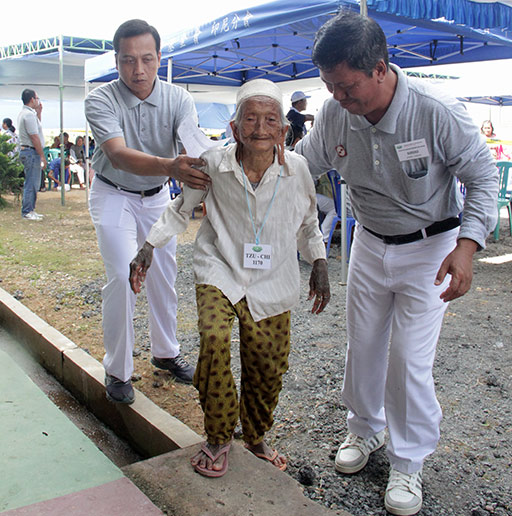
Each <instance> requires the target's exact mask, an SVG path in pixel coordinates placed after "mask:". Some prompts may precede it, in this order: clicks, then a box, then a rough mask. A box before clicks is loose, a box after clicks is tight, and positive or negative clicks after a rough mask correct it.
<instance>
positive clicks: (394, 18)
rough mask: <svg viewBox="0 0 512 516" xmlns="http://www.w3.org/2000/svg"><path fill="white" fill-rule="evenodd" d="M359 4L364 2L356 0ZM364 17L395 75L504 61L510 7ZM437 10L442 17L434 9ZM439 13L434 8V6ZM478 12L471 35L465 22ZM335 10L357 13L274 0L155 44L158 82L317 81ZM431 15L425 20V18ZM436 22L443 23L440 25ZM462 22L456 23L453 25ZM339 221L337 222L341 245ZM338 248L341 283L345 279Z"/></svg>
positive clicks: (455, 3) (92, 64)
mask: <svg viewBox="0 0 512 516" xmlns="http://www.w3.org/2000/svg"><path fill="white" fill-rule="evenodd" d="M363 2H364V0H363ZM364 3H365V4H366V5H367V6H368V11H367V14H368V16H370V17H371V18H373V19H375V20H376V21H377V22H378V23H379V24H380V25H381V27H382V28H383V30H384V33H385V34H386V37H387V41H388V50H389V55H390V60H391V62H393V63H395V64H397V65H398V66H400V67H402V68H410V67H415V66H425V65H437V64H450V63H462V62H470V61H483V60H494V59H506V58H512V40H511V39H510V38H509V36H512V34H509V32H508V31H511V30H512V22H511V20H512V8H511V7H510V5H502V4H500V6H501V5H502V7H500V9H499V11H500V13H499V14H500V16H499V17H497V16H496V13H495V12H494V10H493V7H494V4H493V3H486V4H485V5H484V4H482V5H478V6H475V5H474V4H475V3H474V2H472V1H471V0H440V1H439V2H435V1H432V0H423V1H418V2H414V3H415V4H419V6H423V5H424V4H425V5H428V6H430V8H429V10H427V11H425V10H422V9H420V8H418V9H416V10H414V9H413V10H411V9H409V10H407V11H406V12H405V14H402V13H403V11H402V10H401V9H402V7H403V5H402V4H406V3H407V2H405V1H402V2H400V1H399V0H393V1H391V0H390V1H387V2H385V1H383V0H381V1H379V0H366V2H364ZM436 3H438V4H442V5H443V6H444V7H445V9H446V12H444V11H442V10H441V11H438V10H435V8H434V5H433V4H436ZM440 7H441V5H440ZM476 7H478V12H479V16H478V25H477V26H478V27H479V28H478V29H476V28H473V27H472V26H471V25H470V24H469V21H470V20H471V17H470V16H468V13H469V14H470V13H471V12H472V11H471V10H472V9H473V8H475V9H476ZM340 9H351V10H354V11H357V12H359V11H360V10H361V3H360V2H359V1H357V0H301V2H296V1H292V0H277V1H274V2H270V3H266V4H262V5H258V6H255V7H252V8H250V9H240V10H239V11H234V12H232V13H229V14H226V15H224V16H222V17H219V18H217V19H215V20H212V21H211V22H209V23H207V24H203V25H201V26H198V27H193V28H191V29H190V30H185V31H182V32H179V33H177V34H173V35H171V36H169V37H164V38H163V39H162V49H161V50H162V65H161V67H160V69H159V76H160V77H161V78H163V79H167V80H169V81H172V82H175V83H178V84H184V85H190V84H195V85H211V86H232V87H237V86H240V85H241V84H243V83H244V82H246V81H248V80H251V79H255V78H259V77H260V78H261V77H263V78H267V79H270V80H272V81H274V82H285V81H293V80H297V79H305V78H313V77H318V70H317V69H316V67H315V66H314V65H313V63H312V61H311V49H312V47H313V41H314V37H315V34H316V32H317V30H318V29H319V28H320V27H321V25H323V24H324V23H325V22H326V21H327V20H328V19H329V18H330V17H331V16H332V15H334V14H336V13H337V12H338V11H339V10H340ZM431 14H432V16H435V18H433V17H432V16H431ZM441 17H443V18H441ZM461 20H462V21H461ZM115 77H117V71H116V69H115V61H114V54H113V53H112V52H111V53H107V54H105V55H104V56H100V57H97V58H94V59H90V60H88V61H87V62H86V64H85V80H86V81H89V82H94V81H108V80H112V79H114V78H115ZM343 230H344V222H342V240H343V238H346V235H344V234H343ZM344 249H345V246H344V242H343V243H342V267H343V271H342V279H343V280H344V279H345V269H346V263H345V259H344V253H343V251H344Z"/></svg>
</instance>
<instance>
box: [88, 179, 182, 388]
mask: <svg viewBox="0 0 512 516" xmlns="http://www.w3.org/2000/svg"><path fill="white" fill-rule="evenodd" d="M168 203H169V189H168V188H165V187H164V188H163V189H162V190H161V191H160V192H159V193H157V194H156V195H153V196H151V197H141V196H140V195H138V194H131V193H128V192H123V191H122V190H118V189H116V188H114V187H112V186H110V185H107V184H105V183H103V182H102V181H100V180H99V179H97V178H94V180H93V183H92V186H91V194H90V197H89V210H90V213H91V218H92V221H93V223H94V227H95V228H96V234H97V237H98V245H99V248H100V252H101V256H102V257H103V263H104V264H105V270H106V273H107V284H106V285H105V286H104V287H103V290H102V298H103V307H102V309H103V343H104V346H105V351H106V353H105V358H104V359H103V365H104V367H105V371H106V372H107V373H108V374H110V375H112V376H115V377H116V378H119V379H120V380H122V381H127V380H128V379H129V378H130V377H131V375H132V373H133V356H132V353H133V345H134V330H133V313H134V310H135V301H136V296H135V294H134V293H133V292H132V290H131V288H130V284H129V281H128V279H129V276H130V262H131V261H132V260H133V258H135V255H136V254H137V251H138V250H139V248H140V247H141V246H142V244H143V243H144V241H145V240H146V236H147V234H148V233H149V230H150V229H151V226H152V225H153V224H154V223H155V222H156V220H157V219H158V218H159V217H160V214H161V213H162V211H163V210H164V209H165V207H166V206H167V204H168ZM176 272H177V267H176V238H173V239H172V240H171V241H170V242H169V244H167V245H166V246H165V247H163V248H161V249H155V251H154V253H153V261H152V263H151V267H150V268H149V270H148V274H147V277H146V294H147V298H148V304H149V333H150V339H151V352H152V353H153V356H155V357H157V358H173V357H175V356H176V355H178V354H179V344H178V342H177V340H176V310H177V296H176V291H175V290H174V282H175V280H176Z"/></svg>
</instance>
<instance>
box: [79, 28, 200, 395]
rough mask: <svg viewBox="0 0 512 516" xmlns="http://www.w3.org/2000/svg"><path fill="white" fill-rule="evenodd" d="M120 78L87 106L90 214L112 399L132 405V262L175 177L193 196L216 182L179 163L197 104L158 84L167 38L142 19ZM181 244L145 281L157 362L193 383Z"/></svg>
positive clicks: (117, 44) (128, 34) (121, 56)
mask: <svg viewBox="0 0 512 516" xmlns="http://www.w3.org/2000/svg"><path fill="white" fill-rule="evenodd" d="M113 43H114V51H115V60H116V67H117V70H118V71H119V79H117V80H114V81H112V82H110V83H108V84H105V85H102V86H99V87H98V88H96V89H94V90H93V91H91V92H90V93H89V95H88V96H87V98H86V99H85V115H86V117H87V120H88V122H89V124H90V127H91V130H92V134H93V136H94V140H95V142H96V150H95V152H94V155H93V159H92V166H93V168H94V170H95V172H96V174H95V176H94V179H93V181H92V185H91V192H90V197H89V210H90V214H91V218H92V221H93V223H94V226H95V228H96V234H97V237H98V245H99V248H100V252H101V255H102V258H103V262H104V264H105V269H106V273H107V284H106V285H105V287H104V288H103V291H102V297H103V305H102V309H103V342H104V346H105V351H106V353H105V358H104V360H103V365H104V367H105V384H106V395H107V398H108V399H109V400H110V401H112V402H117V403H133V401H134V399H135V397H134V391H133V387H132V383H131V376H132V372H133V356H132V353H133V347H134V329H133V313H134V309H135V300H136V296H135V294H134V293H133V292H132V291H131V289H130V285H129V283H128V276H129V272H130V271H129V265H130V261H131V260H132V259H133V257H134V256H135V255H136V254H137V249H138V248H139V246H140V245H142V243H143V241H144V238H145V236H146V234H147V233H148V232H149V229H150V228H151V226H152V225H153V224H154V223H155V222H156V221H157V220H158V218H159V217H160V215H161V213H162V212H163V211H164V210H165V208H166V206H167V203H168V201H169V190H168V188H164V185H165V184H166V182H167V181H168V180H169V178H170V177H174V178H176V179H177V180H178V181H181V182H183V183H185V184H188V185H189V186H191V187H195V188H203V189H204V188H205V187H206V185H207V184H208V183H209V178H208V176H206V175H205V174H203V172H201V171H200V170H197V168H193V167H199V166H202V165H203V164H204V162H203V161H202V160H200V159H197V158H191V157H189V156H186V155H180V154H179V150H180V146H181V144H180V141H179V139H178V132H177V131H178V127H179V125H180V124H181V123H182V121H184V120H186V119H190V118H192V119H194V120H197V113H196V111H195V107H194V102H193V100H192V97H191V95H190V94H189V93H188V92H187V91H185V90H184V89H183V88H180V87H178V86H175V85H173V84H169V83H166V82H162V81H160V79H159V78H158V77H157V72H158V67H159V64H160V56H161V53H160V35H159V34H158V31H157V30H156V29H155V28H154V27H152V26H151V25H149V24H148V23H147V22H145V21H143V20H128V21H126V22H125V23H123V24H121V25H120V26H119V28H118V29H117V31H116V33H115V35H114V41H113ZM175 255H176V239H171V241H170V242H169V244H168V245H166V246H164V247H162V249H158V251H156V252H155V255H154V260H153V267H152V268H151V271H150V273H149V274H148V277H147V283H146V287H147V288H146V293H147V298H148V304H149V325H150V339H151V351H152V354H153V357H152V360H151V361H152V363H153V364H154V365H155V366H156V367H158V368H160V369H165V370H167V371H169V372H170V373H171V374H172V375H173V376H174V377H175V378H176V379H177V380H178V381H181V382H185V383H191V382H192V377H193V374H194V368H193V367H192V366H191V365H189V364H188V363H187V362H186V360H185V359H184V358H183V357H182V356H181V354H180V345H179V343H178V341H177V339H176V324H177V322H176V310H177V296H176V291H175V289H174V281H175V279H176V274H177V266H176V257H175Z"/></svg>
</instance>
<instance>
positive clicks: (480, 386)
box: [136, 222, 512, 516]
mask: <svg viewBox="0 0 512 516" xmlns="http://www.w3.org/2000/svg"><path fill="white" fill-rule="evenodd" d="M507 232H508V225H507V224H506V223H504V222H502V231H501V240H500V241H499V242H497V243H495V242H493V241H489V244H488V247H487V249H486V250H485V251H483V252H481V253H479V255H478V256H477V257H476V259H475V266H474V272H475V276H474V280H473V287H472V289H471V291H470V292H469V293H468V294H467V295H466V296H464V297H463V298H461V299H458V300H456V301H454V302H452V303H451V304H450V306H449V307H448V310H447V314H446V317H445V323H444V325H443V330H442V332H441V337H440V342H439V345H438V352H437V358H436V362H435V367H434V377H435V381H436V385H437V394H438V399H439V402H440V403H441V406H442V408H443V414H444V417H443V421H442V425H441V441H440V443H439V445H438V448H437V450H436V452H435V453H434V454H433V455H432V456H430V457H429V458H427V460H426V462H425V467H424V491H423V493H424V505H423V509H422V511H421V513H420V514H421V515H423V516H449V515H454V516H462V515H470V516H487V515H490V514H493V515H499V516H504V515H512V443H511V437H512V435H511V428H512V426H511V407H512V402H511V400H510V391H511V387H512V339H511V315H510V311H509V308H510V306H512V262H511V261H509V262H506V263H503V264H488V263H483V262H480V261H479V259H480V258H485V257H491V256H498V255H503V254H506V253H510V252H511V249H512V237H510V236H507ZM192 249H193V245H192V244H183V245H180V246H179V250H178V264H179V271H180V272H179V275H178V281H177V286H176V287H177V291H178V295H179V310H180V312H181V313H185V315H186V316H188V317H195V308H194V307H195V291H194V285H193V274H192V271H191V267H190V264H191V258H192ZM333 251H334V252H331V258H329V268H330V280H331V292H332V299H331V303H330V305H329V306H328V308H327V309H326V311H325V312H324V313H323V314H320V315H318V316H313V315H311V314H310V312H309V310H310V302H308V301H307V299H306V298H307V289H308V286H307V285H308V279H309V274H310V271H311V267H310V266H309V265H308V264H307V263H305V262H303V261H301V262H300V268H301V284H302V285H301V287H302V293H303V295H302V297H301V302H300V304H299V306H297V307H296V308H295V309H294V311H293V312H292V314H293V315H292V352H291V356H290V370H289V372H288V373H287V375H286V376H285V381H284V388H283V391H282V393H281V397H280V401H279V405H278V408H277V410H276V413H275V424H274V428H273V429H272V430H271V432H270V433H269V436H268V437H269V441H270V442H271V443H272V445H273V446H275V447H276V448H278V449H279V451H280V452H281V453H283V454H284V455H286V456H287V457H288V460H289V468H288V473H289V474H290V475H291V476H293V477H294V478H296V479H297V480H298V481H299V482H301V483H302V484H303V485H304V489H305V493H306V494H307V496H309V497H310V498H311V499H314V500H316V501H318V502H319V503H321V504H323V505H325V506H326V507H330V508H331V509H333V513H334V514H335V513H336V510H337V509H344V510H346V511H348V512H350V513H352V514H353V515H354V516H359V515H361V516H363V515H364V516H368V515H385V514H387V513H386V511H385V509H384V508H383V496H384V491H385V488H386V483H387V476H388V471H389V463H388V459H387V457H386V454H385V451H384V448H383V449H381V450H379V451H377V452H376V453H375V454H373V455H372V458H371V459H370V462H369V463H368V465H367V467H366V468H365V469H364V470H363V471H362V472H361V473H359V474H356V475H351V476H349V475H343V474H339V473H337V472H336V471H335V469H334V457H335V454H336V450H337V448H338V446H339V444H340V442H341V441H343V439H344V436H345V434H346V423H345V417H346V409H345V408H344V407H343V406H342V404H341V400H340V391H341V386H342V379H343V369H344V361H345V345H346V332H345V320H344V317H345V316H344V312H345V290H346V287H345V286H344V285H342V284H341V281H340V280H341V262H340V261H339V259H336V257H335V255H336V254H338V253H339V247H336V246H335V247H334V248H333ZM507 307H509V308H507ZM146 311H147V306H146V302H145V299H144V296H141V297H140V299H139V301H138V304H137V313H136V334H137V346H138V347H141V348H143V349H146V348H147V347H148V344H149V343H148V341H147V326H146V322H145V321H146V317H145V316H146ZM237 331H238V330H237V328H236V327H235V330H234V334H233V346H232V360H233V364H232V366H233V371H234V373H235V376H236V377H237V378H238V377H239V371H240V366H239V358H238V349H237V348H238V334H237ZM178 337H179V340H180V341H181V344H182V351H183V354H184V355H185V356H186V357H187V358H188V359H189V360H190V361H191V362H192V363H195V361H196V359H197V352H198V337H197V333H196V331H195V330H191V331H190V332H188V333H184V332H181V333H180V335H179V336H178Z"/></svg>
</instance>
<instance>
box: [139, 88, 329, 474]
mask: <svg viewBox="0 0 512 516" xmlns="http://www.w3.org/2000/svg"><path fill="white" fill-rule="evenodd" d="M231 125H232V129H233V137H234V138H235V141H236V143H233V144H230V145H228V146H227V147H217V148H216V149H214V150H211V151H207V152H206V153H204V154H203V155H202V158H203V159H204V161H205V162H206V167H205V171H206V172H207V174H208V175H209V176H210V177H211V181H212V183H211V187H210V188H209V189H208V190H207V191H206V192H201V191H199V190H191V189H189V188H187V187H185V188H184V190H183V193H182V194H181V195H180V196H178V197H177V198H176V199H175V200H174V201H172V202H171V203H170V204H169V206H168V207H167V210H166V211H165V212H164V213H163V214H162V216H161V217H160V219H159V220H158V221H157V222H156V223H155V225H154V226H153V227H152V228H151V231H150V232H149V234H148V236H147V237H146V242H145V243H144V245H143V246H142V248H141V249H140V250H139V253H138V254H137V256H136V257H135V259H134V260H133V261H132V263H131V265H130V269H131V274H130V283H131V285H132V289H133V291H134V292H136V293H137V292H139V291H140V286H141V283H142V281H144V278H145V277H146V272H147V271H148V268H149V267H150V265H151V260H152V255H153V249H154V247H157V248H158V247H161V246H163V245H166V243H167V242H168V241H169V239H171V238H173V237H174V235H176V234H177V233H180V232H182V231H184V230H185V229H186V228H187V226H188V223H189V220H190V217H191V215H192V210H193V209H194V207H195V206H197V205H198V204H199V203H200V202H204V203H205V204H206V212H207V213H208V216H207V217H205V218H203V222H202V224H201V228H200V229H199V232H198V234H197V238H196V243H195V252H194V273H195V281H196V297H197V311H198V321H199V322H198V327H199V335H200V351H199V359H198V364H197V369H196V373H195V376H194V385H195V386H196V388H197V389H198V391H199V400H200V402H201V406H202V408H203V411H204V422H205V430H206V434H207V436H208V439H207V441H206V442H205V443H203V444H202V446H201V451H200V452H199V453H198V454H197V455H195V456H194V457H193V458H192V461H191V462H192V465H193V467H194V469H195V470H196V471H197V472H198V473H200V474H201V475H204V476H207V477H220V476H222V475H224V474H225V473H226V471H227V468H228V455H229V451H230V447H231V442H232V438H233V432H234V430H235V426H236V424H237V421H238V418H239V417H240V421H241V424H242V431H243V439H244V441H245V445H246V448H247V449H248V450H249V451H251V452H252V453H253V454H254V455H256V456H257V457H259V458H261V459H262V460H267V461H269V462H270V463H271V464H273V465H274V466H276V467H278V468H279V469H281V470H284V469H285V468H286V459H285V458H284V457H282V456H280V455H279V454H278V453H277V451H275V450H272V448H270V447H269V446H268V445H267V444H266V443H265V441H264V437H265V433H266V432H268V430H270V428H271V427H272V424H273V412H274V409H275V407H276V405H277V401H278V397H279V393H280V391H281V387H282V376H283V374H284V373H285V372H286V370H287V368H288V354H289V351H290V309H291V308H292V306H293V305H294V304H295V303H296V302H297V301H298V299H299V286H300V285H299V284H300V282H299V279H300V278H299V266H298V261H297V250H299V251H300V253H301V256H303V257H304V258H305V259H307V260H308V261H309V262H310V263H312V265H313V267H312V271H311V277H310V282H309V286H310V290H309V299H313V298H314V303H313V310H312V312H313V313H315V314H317V313H320V312H321V311H322V310H323V309H324V307H325V306H326V305H327V303H328V301H329V298H330V292H329V281H328V277H327V261H326V259H325V247H324V245H323V243H322V236H321V233H320V230H319V228H318V218H317V213H316V206H315V205H316V200H315V190H314V185H313V181H312V179H311V175H310V173H309V170H308V168H307V165H306V161H305V160H304V159H303V158H302V157H301V156H297V155H296V154H295V153H293V152H288V151H286V152H285V151H284V137H285V134H286V129H287V122H286V119H285V117H284V113H283V107H282V95H281V90H280V89H279V87H278V86H276V85H275V84H274V83H272V82H271V81H269V80H266V79H255V80H253V81H248V82H247V83H246V84H244V85H243V86H242V87H241V88H240V90H239V91H238V93H237V111H236V115H235V119H234V121H233V122H232V124H231ZM291 206H293V209H290V207H291ZM283 220H286V224H284V225H283ZM149 270H151V269H149ZM235 317H236V318H238V322H239V325H240V357H241V363H242V377H241V387H240V402H239V403H238V400H237V392H236V387H235V382H234V380H233V375H232V372H231V368H230V345H231V330H232V327H233V322H234V319H235Z"/></svg>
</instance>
